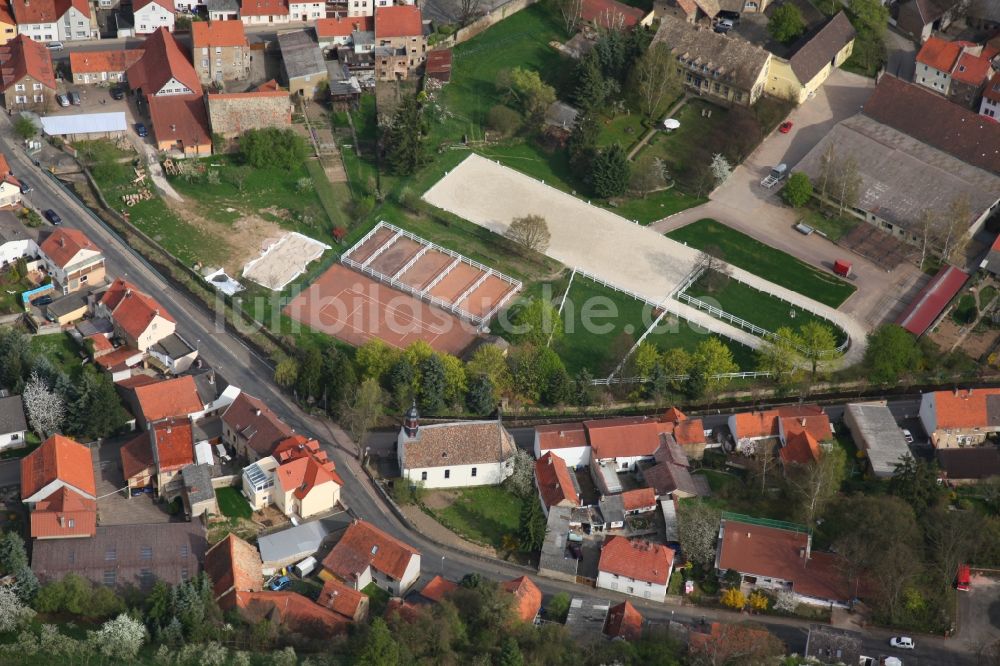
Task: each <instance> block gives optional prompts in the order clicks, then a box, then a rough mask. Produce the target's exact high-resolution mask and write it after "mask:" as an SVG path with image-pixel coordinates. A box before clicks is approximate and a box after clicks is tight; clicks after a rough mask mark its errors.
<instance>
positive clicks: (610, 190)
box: [590, 143, 630, 199]
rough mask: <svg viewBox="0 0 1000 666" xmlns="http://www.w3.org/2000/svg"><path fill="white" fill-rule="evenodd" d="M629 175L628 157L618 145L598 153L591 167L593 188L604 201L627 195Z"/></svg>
mask: <svg viewBox="0 0 1000 666" xmlns="http://www.w3.org/2000/svg"><path fill="white" fill-rule="evenodd" d="M629 175H630V173H629V164H628V157H627V155H626V153H625V149H624V148H622V147H621V144H618V143H613V144H611V145H610V146H608V147H607V148H605V149H604V150H601V151H600V152H598V153H597V155H596V156H595V157H594V159H593V161H592V163H591V165H590V184H591V188H592V189H593V191H594V194H595V195H596V196H599V197H601V198H602V199H609V198H611V197H617V196H621V195H623V194H625V189H626V188H627V187H628V181H629Z"/></svg>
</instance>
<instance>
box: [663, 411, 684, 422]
mask: <svg viewBox="0 0 1000 666" xmlns="http://www.w3.org/2000/svg"><path fill="white" fill-rule="evenodd" d="M663 420H664V421H666V422H667V423H680V422H681V421H686V420H687V415H686V414H685V413H684V412H682V411H681V410H679V409H677V408H676V407H671V408H670V409H668V410H667V411H665V412H664V413H663Z"/></svg>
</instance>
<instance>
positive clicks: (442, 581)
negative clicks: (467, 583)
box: [420, 576, 458, 603]
mask: <svg viewBox="0 0 1000 666" xmlns="http://www.w3.org/2000/svg"><path fill="white" fill-rule="evenodd" d="M457 589H458V583H453V582H451V581H450V580H448V579H446V578H442V577H441V576H434V578H431V579H430V581H429V582H428V583H427V584H426V585H424V589H422V590H420V595H421V596H423V597H425V598H427V599H430V600H431V601H436V602H438V603H440V602H441V600H442V599H444V598H445V597H446V596H448V595H449V594H451V593H452V592H454V591H455V590H457Z"/></svg>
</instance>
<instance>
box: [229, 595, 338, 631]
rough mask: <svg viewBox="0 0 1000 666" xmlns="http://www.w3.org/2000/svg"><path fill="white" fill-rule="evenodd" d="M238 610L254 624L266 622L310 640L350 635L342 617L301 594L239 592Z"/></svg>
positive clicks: (237, 598) (237, 597) (237, 599)
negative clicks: (346, 633) (345, 633)
mask: <svg viewBox="0 0 1000 666" xmlns="http://www.w3.org/2000/svg"><path fill="white" fill-rule="evenodd" d="M236 606H237V607H238V608H239V609H240V615H242V616H243V618H244V619H245V620H246V621H247V622H249V623H251V624H256V623H258V622H262V621H265V620H266V621H268V622H271V623H274V624H278V625H281V626H282V627H283V628H284V629H285V630H286V631H288V632H290V633H293V634H300V635H302V636H306V637H308V638H317V639H322V638H330V637H331V636H334V635H336V634H340V633H343V632H345V631H347V628H348V625H349V623H348V622H347V620H345V619H344V618H343V617H342V616H341V615H338V614H337V613H334V612H333V611H332V610H330V609H329V608H324V607H323V606H320V605H319V604H317V603H314V602H312V601H310V600H309V599H308V598H307V597H304V596H302V595H301V594H299V593H298V592H288V591H284V592H273V591H271V590H264V591H261V592H237V593H236Z"/></svg>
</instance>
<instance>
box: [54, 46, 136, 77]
mask: <svg viewBox="0 0 1000 666" xmlns="http://www.w3.org/2000/svg"><path fill="white" fill-rule="evenodd" d="M143 53H144V51H143V49H117V50H114V51H73V52H72V53H70V54H69V68H70V71H71V72H73V73H74V74H95V73H100V72H124V71H125V70H127V69H128V68H129V67H131V66H132V65H134V64H135V63H137V62H139V58H141V57H142V54H143Z"/></svg>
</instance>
